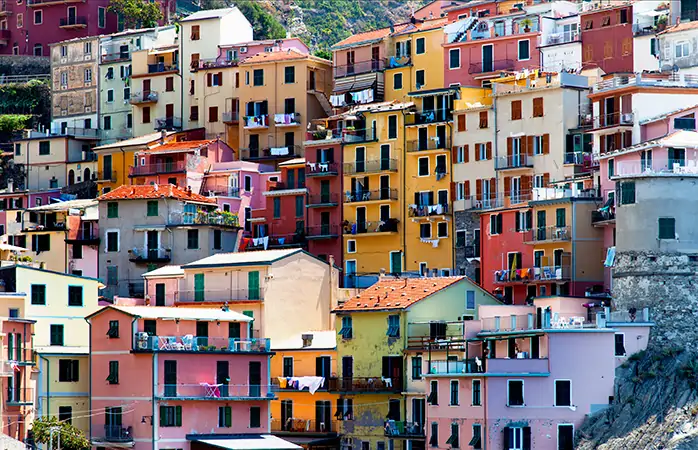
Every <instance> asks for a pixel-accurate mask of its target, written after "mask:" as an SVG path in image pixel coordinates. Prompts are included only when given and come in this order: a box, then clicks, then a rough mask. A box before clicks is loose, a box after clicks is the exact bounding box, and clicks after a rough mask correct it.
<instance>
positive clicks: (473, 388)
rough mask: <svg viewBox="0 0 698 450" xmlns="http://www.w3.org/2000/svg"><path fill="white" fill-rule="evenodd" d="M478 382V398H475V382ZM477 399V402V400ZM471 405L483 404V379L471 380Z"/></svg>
mask: <svg viewBox="0 0 698 450" xmlns="http://www.w3.org/2000/svg"><path fill="white" fill-rule="evenodd" d="M476 382H477V385H478V389H477V399H476V398H475V384H476ZM475 400H477V403H476V402H475ZM470 406H478V407H480V406H482V380H480V379H479V378H478V379H473V380H471V382H470Z"/></svg>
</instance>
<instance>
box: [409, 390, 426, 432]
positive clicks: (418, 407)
mask: <svg viewBox="0 0 698 450" xmlns="http://www.w3.org/2000/svg"><path fill="white" fill-rule="evenodd" d="M424 411H425V402H424V399H423V398H413V399H412V422H413V423H416V424H417V426H418V427H419V431H421V433H424V417H425V414H424Z"/></svg>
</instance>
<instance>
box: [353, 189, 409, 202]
mask: <svg viewBox="0 0 698 450" xmlns="http://www.w3.org/2000/svg"><path fill="white" fill-rule="evenodd" d="M344 196H345V198H344V201H345V202H346V203H360V202H361V203H363V202H370V201H378V200H397V189H388V188H385V189H378V190H375V191H355V192H346V193H345V195H344Z"/></svg>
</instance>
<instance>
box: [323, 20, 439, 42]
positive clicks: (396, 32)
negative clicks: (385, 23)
mask: <svg viewBox="0 0 698 450" xmlns="http://www.w3.org/2000/svg"><path fill="white" fill-rule="evenodd" d="M447 22H448V20H447V19H446V18H445V17H444V18H442V17H437V18H435V19H426V20H417V21H416V22H415V23H412V22H405V23H399V24H396V25H393V30H392V31H391V30H390V27H386V28H379V29H377V30H371V31H365V32H363V33H357V34H354V35H352V36H349V37H348V38H346V39H344V40H343V41H339V42H337V43H336V44H334V45H333V46H332V48H333V49H338V48H342V47H349V46H353V45H357V44H361V43H362V42H371V41H376V40H379V39H383V38H386V37H388V36H400V35H402V34H407V33H415V32H418V31H428V30H434V29H437V28H441V27H443V26H444V25H446V23H447Z"/></svg>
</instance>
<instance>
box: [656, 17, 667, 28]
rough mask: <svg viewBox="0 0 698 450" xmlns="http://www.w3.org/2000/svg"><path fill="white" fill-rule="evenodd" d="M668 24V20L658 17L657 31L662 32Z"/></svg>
mask: <svg viewBox="0 0 698 450" xmlns="http://www.w3.org/2000/svg"><path fill="white" fill-rule="evenodd" d="M668 22H669V19H668V17H667V16H659V18H658V19H657V29H658V30H659V31H662V30H664V29H665V28H666V25H667V23H668Z"/></svg>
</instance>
